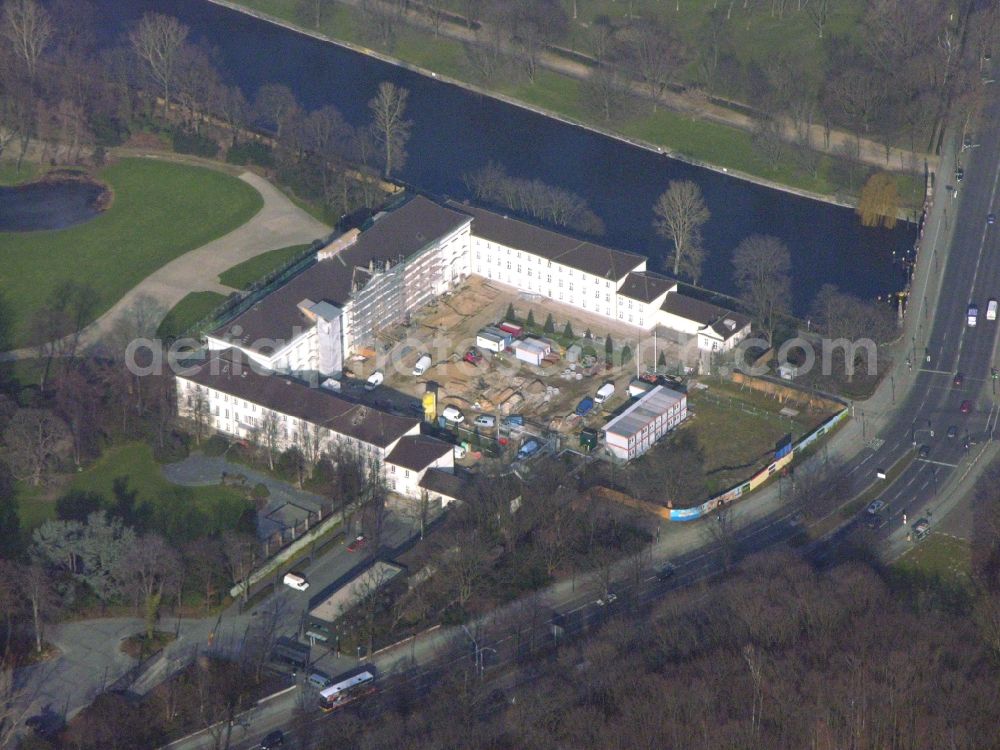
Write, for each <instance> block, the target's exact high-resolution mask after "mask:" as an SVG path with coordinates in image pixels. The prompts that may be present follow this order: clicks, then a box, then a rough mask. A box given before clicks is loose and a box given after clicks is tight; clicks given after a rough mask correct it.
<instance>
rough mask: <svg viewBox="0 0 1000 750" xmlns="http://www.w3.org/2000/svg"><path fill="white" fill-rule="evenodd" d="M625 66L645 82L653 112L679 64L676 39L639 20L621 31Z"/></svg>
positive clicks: (668, 33) (664, 30)
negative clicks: (651, 99)
mask: <svg viewBox="0 0 1000 750" xmlns="http://www.w3.org/2000/svg"><path fill="white" fill-rule="evenodd" d="M624 42H625V45H626V47H625V49H626V50H627V52H626V54H627V57H626V65H627V67H628V68H629V69H630V70H631V71H632V72H633V73H634V74H635V75H636V77H637V78H640V79H642V80H643V81H645V82H646V84H648V85H649V88H650V91H651V93H652V95H653V111H654V112H655V111H656V109H657V106H658V105H659V103H660V97H661V96H663V92H664V91H666V88H667V84H668V83H669V82H670V75H671V73H673V71H674V69H675V68H676V67H677V66H678V64H679V63H680V55H679V54H678V50H679V48H680V44H679V42H678V41H677V40H676V39H675V38H674V37H673V35H672V34H671V33H670V31H669V30H668V29H665V28H663V27H662V26H660V25H659V24H657V23H646V22H643V23H639V24H636V25H634V26H631V27H629V28H628V29H627V30H626V32H625V39H624Z"/></svg>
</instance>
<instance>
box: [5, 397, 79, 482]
mask: <svg viewBox="0 0 1000 750" xmlns="http://www.w3.org/2000/svg"><path fill="white" fill-rule="evenodd" d="M69 437H70V435H69V430H68V429H67V428H66V424H65V423H64V422H63V421H62V420H61V419H59V417H57V416H56V415H55V414H53V413H52V412H51V411H48V410H46V409H19V410H18V411H17V413H16V414H15V415H14V416H13V418H12V419H11V420H10V424H8V425H7V429H6V430H5V431H4V440H5V441H6V443H7V458H8V462H9V464H10V470H11V473H12V474H13V475H14V477H15V478H16V479H19V480H21V481H22V482H27V483H28V484H30V485H32V486H33V487H38V486H39V485H40V484H42V482H43V480H44V479H45V478H46V475H47V474H48V472H49V471H50V470H51V469H52V468H54V466H55V464H56V463H57V462H58V460H59V458H60V457H61V456H62V455H63V454H64V452H65V450H66V448H68V444H69Z"/></svg>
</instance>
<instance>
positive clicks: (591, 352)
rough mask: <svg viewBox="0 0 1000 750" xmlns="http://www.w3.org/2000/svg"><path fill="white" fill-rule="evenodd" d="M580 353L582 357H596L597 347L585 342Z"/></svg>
mask: <svg viewBox="0 0 1000 750" xmlns="http://www.w3.org/2000/svg"><path fill="white" fill-rule="evenodd" d="M580 354H582V355H583V356H584V357H596V356H597V349H595V348H594V347H592V346H591V345H590V344H587V345H586V346H585V347H583V349H581V350H580Z"/></svg>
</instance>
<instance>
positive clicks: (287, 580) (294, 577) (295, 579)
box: [282, 571, 309, 591]
mask: <svg viewBox="0 0 1000 750" xmlns="http://www.w3.org/2000/svg"><path fill="white" fill-rule="evenodd" d="M282 583H284V584H285V585H286V586H288V587H289V588H292V589H295V590H296V591H305V590H306V589H307V588H309V581H307V580H306V577H305V576H304V575H302V574H301V573H296V572H294V571H289V572H288V573H285V577H284V578H283V579H282Z"/></svg>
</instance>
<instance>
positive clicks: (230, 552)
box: [222, 530, 260, 604]
mask: <svg viewBox="0 0 1000 750" xmlns="http://www.w3.org/2000/svg"><path fill="white" fill-rule="evenodd" d="M222 545H223V549H224V550H225V553H226V564H227V566H228V568H229V575H230V576H232V579H233V583H234V584H236V585H237V586H240V599H242V601H243V603H244V604H246V603H247V601H248V600H249V599H250V581H249V578H250V574H251V573H253V569H254V567H255V566H256V565H257V555H258V553H259V550H260V545H259V544H258V543H257V540H256V539H254V538H253V537H252V536H250V535H249V534H241V533H239V532H237V531H231V530H226V531H224V532H222Z"/></svg>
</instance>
